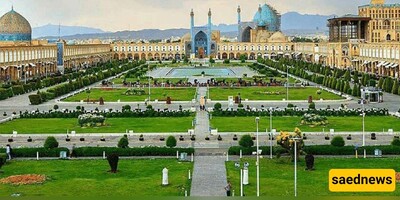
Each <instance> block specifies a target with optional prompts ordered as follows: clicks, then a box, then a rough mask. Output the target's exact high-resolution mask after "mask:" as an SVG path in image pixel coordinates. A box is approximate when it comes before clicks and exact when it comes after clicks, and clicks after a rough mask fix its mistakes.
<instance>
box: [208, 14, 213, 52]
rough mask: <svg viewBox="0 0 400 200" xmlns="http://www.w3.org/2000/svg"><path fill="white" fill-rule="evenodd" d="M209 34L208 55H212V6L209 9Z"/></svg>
mask: <svg viewBox="0 0 400 200" xmlns="http://www.w3.org/2000/svg"><path fill="white" fill-rule="evenodd" d="M207 29H208V31H207V32H208V36H207V55H208V56H210V55H211V37H212V30H211V8H210V9H209V10H208V27H207Z"/></svg>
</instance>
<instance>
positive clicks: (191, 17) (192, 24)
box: [190, 9, 196, 54]
mask: <svg viewBox="0 0 400 200" xmlns="http://www.w3.org/2000/svg"><path fill="white" fill-rule="evenodd" d="M190 38H191V40H192V41H191V42H192V52H191V53H193V54H195V53H196V52H195V48H194V12H193V9H192V11H191V12H190Z"/></svg>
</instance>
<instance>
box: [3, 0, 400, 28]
mask: <svg viewBox="0 0 400 200" xmlns="http://www.w3.org/2000/svg"><path fill="white" fill-rule="evenodd" d="M369 2H370V0H0V15H3V14H4V13H6V12H8V11H9V10H10V9H11V6H12V5H14V10H15V11H17V12H19V13H20V14H21V15H23V16H24V17H25V18H26V19H27V20H28V21H29V22H30V24H31V26H32V27H38V26H42V25H46V24H62V25H68V26H88V27H93V28H100V29H102V30H104V31H123V30H142V29H153V28H154V29H170V28H189V26H190V17H189V14H190V10H191V9H192V8H193V9H194V12H195V23H196V25H204V24H206V23H207V13H208V9H209V8H211V10H212V13H213V18H212V21H213V24H222V23H224V24H234V23H236V22H237V13H236V9H237V6H238V5H240V6H241V8H242V21H251V20H252V19H253V16H254V14H255V13H256V12H257V9H258V5H259V4H264V3H268V4H270V5H272V6H273V7H275V9H276V10H278V12H280V13H282V14H284V13H286V12H293V11H295V12H299V13H302V14H320V15H338V16H341V15H344V14H349V13H351V14H357V8H358V6H359V5H365V4H368V3H369ZM386 2H387V3H400V0H386Z"/></svg>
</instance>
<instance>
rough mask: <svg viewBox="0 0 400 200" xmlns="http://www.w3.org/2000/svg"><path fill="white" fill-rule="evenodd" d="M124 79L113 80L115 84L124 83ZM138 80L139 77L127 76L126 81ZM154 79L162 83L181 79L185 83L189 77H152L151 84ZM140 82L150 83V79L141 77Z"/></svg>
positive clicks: (174, 82)
mask: <svg viewBox="0 0 400 200" xmlns="http://www.w3.org/2000/svg"><path fill="white" fill-rule="evenodd" d="M123 81H124V78H115V79H113V80H111V82H113V83H114V84H122V83H123ZM137 81H138V79H137V78H127V79H126V82H127V83H129V82H132V83H134V82H137ZM154 81H157V82H158V83H160V84H161V83H166V82H167V81H169V82H170V83H173V84H176V83H178V82H179V81H182V82H183V83H184V82H187V81H188V79H187V78H155V79H151V84H153V83H154ZM139 82H140V83H141V84H148V83H149V79H147V78H140V79H139Z"/></svg>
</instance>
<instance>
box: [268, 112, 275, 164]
mask: <svg viewBox="0 0 400 200" xmlns="http://www.w3.org/2000/svg"><path fill="white" fill-rule="evenodd" d="M273 138H274V137H273V135H272V108H269V158H270V159H272V139H273Z"/></svg>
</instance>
